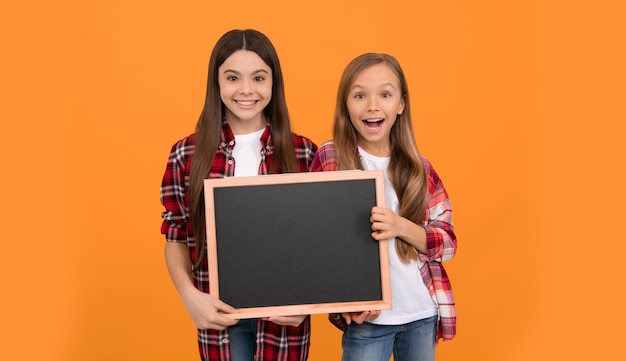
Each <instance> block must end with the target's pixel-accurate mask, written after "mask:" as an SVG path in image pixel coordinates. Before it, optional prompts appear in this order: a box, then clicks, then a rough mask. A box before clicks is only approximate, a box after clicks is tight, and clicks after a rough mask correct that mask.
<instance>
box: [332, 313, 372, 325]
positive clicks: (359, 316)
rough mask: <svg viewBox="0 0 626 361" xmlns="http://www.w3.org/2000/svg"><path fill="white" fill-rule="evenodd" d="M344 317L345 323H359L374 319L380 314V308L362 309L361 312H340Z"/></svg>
mask: <svg viewBox="0 0 626 361" xmlns="http://www.w3.org/2000/svg"><path fill="white" fill-rule="evenodd" d="M341 315H342V316H343V318H345V319H346V323H347V324H348V325H349V324H351V323H352V322H354V323H358V324H361V323H363V322H366V321H368V322H369V321H374V320H375V319H376V318H377V317H378V316H380V310H374V311H363V312H344V313H342V314H341Z"/></svg>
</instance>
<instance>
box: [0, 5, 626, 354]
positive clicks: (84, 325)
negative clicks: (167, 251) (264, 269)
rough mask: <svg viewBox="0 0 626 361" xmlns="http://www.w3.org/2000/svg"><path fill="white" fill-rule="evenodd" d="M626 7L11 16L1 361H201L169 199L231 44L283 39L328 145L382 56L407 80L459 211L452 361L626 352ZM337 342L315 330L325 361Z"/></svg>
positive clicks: (106, 9)
mask: <svg viewBox="0 0 626 361" xmlns="http://www.w3.org/2000/svg"><path fill="white" fill-rule="evenodd" d="M621 4H622V2H621V1H606V0H596V1H551V0H533V1H530V0H529V1H522V0H510V1H500V0H490V1H488V0H484V1H481V0H458V1H454V0H438V1H423V0H417V1H408V0H407V1H386V2H385V1H371V0H361V1H336V0H335V1H328V0H319V1H311V2H299V1H284V2H280V1H271V0H268V1H263V2H261V1H249V0H240V1H220V2H217V1H191V0H179V1H154V0H153V1H147V0H135V1H129V0H124V1H122V0H108V1H102V0H91V1H86V0H85V1H78V0H74V1H73V0H62V1H32V2H17V1H13V2H9V3H7V2H5V3H3V5H2V7H1V8H2V9H1V11H0V34H1V35H0V38H1V40H2V42H1V44H2V50H1V51H2V57H1V60H0V61H1V62H2V66H1V69H0V72H1V80H0V84H1V94H0V96H1V97H0V101H1V103H2V106H1V108H0V109H1V113H0V119H1V120H2V132H1V134H2V136H1V137H2V138H1V143H0V147H1V148H0V150H1V155H2V163H1V166H2V176H1V182H2V184H1V188H0V189H1V190H2V196H1V198H0V199H1V203H0V204H1V205H2V207H1V208H2V209H1V212H2V213H1V214H0V216H1V218H0V220H1V221H2V224H3V230H2V233H1V234H2V236H1V240H2V248H1V250H2V251H1V252H0V254H1V256H0V257H1V261H0V274H1V275H2V276H1V277H2V279H1V280H2V284H1V286H2V304H1V308H0V309H1V311H0V312H1V314H0V324H2V326H1V327H0V343H1V344H0V359H2V360H63V361H78V360H80V361H84V360H133V361H134V360H151V361H156V360H195V359H197V350H196V341H195V331H194V329H193V324H192V322H191V321H190V319H189V317H188V316H187V314H186V311H185V310H184V308H183V306H182V304H181V302H180V300H179V298H178V295H177V294H176V292H175V290H174V288H173V286H172V284H171V282H170V280H169V277H168V275H167V272H166V268H165V264H164V260H163V242H164V240H163V237H162V236H161V235H160V234H159V226H160V221H161V219H160V212H161V205H160V204H159V199H158V198H159V185H160V181H161V176H162V174H163V171H164V169H165V163H166V160H167V156H168V152H169V149H170V146H171V145H172V144H173V143H174V142H175V141H176V140H178V139H179V138H181V137H183V136H185V135H187V134H188V133H190V132H191V131H192V130H193V127H194V125H195V122H196V119H197V117H198V115H199V113H200V110H201V108H202V105H203V98H204V93H205V86H206V72H207V64H208V59H209V54H210V51H211V48H212V47H213V45H214V44H215V41H216V40H217V38H218V37H219V36H220V35H221V34H223V33H224V32H225V31H227V30H230V29H232V28H255V29H258V30H261V31H262V32H264V33H265V34H267V35H268V36H269V37H270V39H271V40H272V41H273V43H274V45H275V46H276V48H277V50H278V53H279V56H280V59H281V62H282V65H283V71H284V74H285V79H286V89H287V101H288V104H289V109H290V112H291V115H292V118H293V127H294V129H295V130H296V131H297V132H299V133H301V134H304V135H306V136H308V137H310V138H311V139H313V140H314V141H315V142H317V143H321V142H323V141H325V140H327V139H328V138H329V137H330V129H331V119H332V113H333V107H334V99H335V92H336V87H337V83H338V80H339V75H340V73H341V71H342V70H343V68H344V67H345V65H346V64H347V62H348V61H349V60H350V59H352V58H353V57H355V56H356V55H358V54H360V53H362V52H366V51H376V52H387V53H390V54H393V55H394V56H396V57H397V58H398V59H399V60H400V62H401V64H402V65H403V67H404V70H405V72H406V74H407V76H408V80H409V87H410V92H411V102H412V105H413V110H414V114H413V115H414V117H415V119H414V120H415V127H416V136H417V139H418V142H419V146H420V149H421V151H422V152H423V153H424V154H425V155H426V156H428V157H429V158H430V159H431V161H432V162H433V164H434V166H435V168H436V169H437V171H438V172H439V174H440V175H441V177H442V179H443V180H444V183H445V185H446V188H447V190H448V192H449V194H450V196H451V197H452V200H453V206H454V210H455V224H456V230H457V233H458V237H459V251H458V254H457V257H456V258H455V259H454V260H453V261H452V262H449V263H448V264H447V270H448V273H449V274H450V277H451V279H452V283H453V287H454V291H455V295H456V300H457V303H458V336H457V338H456V339H455V340H454V341H452V342H446V343H441V344H440V346H439V348H438V355H437V360H482V361H487V360H498V361H500V360H504V361H515V360H520V361H522V360H523V361H526V360H565V359H568V360H587V359H598V360H599V359H605V360H607V359H609V360H610V359H615V358H619V356H618V355H623V353H624V352H623V340H622V338H623V333H624V331H623V324H624V321H626V319H625V317H624V311H623V305H624V303H625V301H626V300H625V299H624V296H623V295H622V293H623V291H622V288H623V284H624V280H623V276H624V274H625V272H624V268H623V265H624V259H623V254H624V251H625V247H624V234H623V230H622V226H623V224H624V220H623V216H624V211H623V206H624V202H625V201H626V197H625V192H624V190H623V189H624V184H625V183H626V179H625V177H624V175H623V167H624V166H623V165H624V159H623V158H624V155H625V152H624V150H623V148H622V145H623V143H624V139H623V138H624V134H625V133H624V127H623V124H624V121H625V120H626V111H625V108H624V101H625V99H624V98H625V97H624V96H625V94H626V89H625V84H626V73H625V71H624V64H625V63H626V57H625V54H624V40H625V36H624V35H625V27H624V25H623V23H624V18H625V15H626V14H625V11H624V5H621ZM339 354H340V333H339V331H337V330H335V329H334V328H332V326H330V325H329V324H328V323H327V322H326V320H325V318H324V316H320V315H318V316H314V318H313V340H312V346H311V357H310V360H311V361H325V360H337V359H338V356H339Z"/></svg>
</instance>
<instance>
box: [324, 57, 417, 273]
mask: <svg viewBox="0 0 626 361" xmlns="http://www.w3.org/2000/svg"><path fill="white" fill-rule="evenodd" d="M377 64H385V65H387V66H388V67H389V69H391V70H392V71H393V72H394V74H395V75H396V76H397V77H398V82H399V85H400V90H401V92H402V94H401V96H402V97H403V99H404V111H403V112H402V114H400V115H398V116H397V118H396V122H395V124H394V125H393V127H392V128H391V134H390V143H391V159H390V161H389V171H388V173H389V178H390V181H391V184H392V185H393V187H394V190H395V191H396V194H397V195H398V201H399V204H400V212H399V213H400V215H401V216H402V217H405V218H407V219H409V220H411V221H413V222H415V223H419V222H420V221H421V220H422V218H423V217H424V215H425V212H426V202H427V195H428V183H427V182H428V176H427V174H426V169H425V167H424V164H423V163H422V160H421V156H420V153H419V150H418V149H417V144H416V142H415V136H414V134H413V125H412V120H411V119H412V118H411V106H410V103H409V89H408V86H407V82H406V78H405V76H404V72H403V70H402V68H401V67H400V64H399V63H398V61H397V60H396V59H395V58H394V57H393V56H391V55H388V54H378V53H366V54H362V55H360V56H358V57H356V58H355V59H353V60H352V61H351V62H350V63H349V64H348V66H347V67H346V69H345V70H344V71H343V74H342V76H341V80H340V82H339V90H338V91H337V103H336V106H335V117H334V125H333V140H334V143H335V146H336V148H337V157H338V159H339V169H341V170H347V169H363V165H362V163H361V159H360V157H359V153H358V149H357V134H356V130H355V129H354V126H353V125H352V122H351V121H350V116H349V113H348V107H347V105H346V102H347V100H348V94H349V92H350V88H351V87H352V85H353V83H354V81H355V79H356V78H357V77H358V76H359V75H360V74H361V73H362V72H363V71H364V70H366V69H368V68H369V67H371V66H374V65H377ZM395 246H396V251H397V252H398V256H399V257H400V259H401V260H402V261H403V262H405V263H408V262H409V261H410V260H411V259H417V250H416V249H415V248H414V247H413V246H411V245H409V244H408V243H407V242H405V241H404V240H402V239H400V238H396V244H395Z"/></svg>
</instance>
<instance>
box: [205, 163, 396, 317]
mask: <svg viewBox="0 0 626 361" xmlns="http://www.w3.org/2000/svg"><path fill="white" fill-rule="evenodd" d="M320 187H322V188H320ZM204 189H205V190H204V194H205V205H206V228H207V257H208V258H207V260H208V265H209V289H210V293H211V294H212V295H213V296H215V297H217V298H220V299H222V300H223V301H224V302H226V303H229V304H231V305H233V306H234V307H236V308H238V309H239V311H240V312H239V313H234V314H228V315H227V316H229V317H232V318H237V319H239V318H256V317H270V316H285V315H303V314H316V313H334V312H357V311H366V310H384V309H390V308H391V286H390V281H389V251H388V241H378V242H377V241H375V240H374V239H372V238H371V229H370V228H369V226H370V224H369V214H370V210H371V207H372V206H374V205H377V206H381V207H384V206H385V199H384V194H385V192H384V174H383V171H359V170H356V171H335V172H315V173H290V174H276V175H262V176H253V177H227V178H217V179H205V181H204ZM320 189H321V190H327V191H330V192H327V191H321V192H317V193H315V191H316V190H320ZM335 191H338V192H340V195H339V196H337V195H335V196H332V193H333V192H335ZM268 192H269V193H271V192H276V193H275V194H279V195H280V196H279V197H276V196H274V197H271V198H268V197H270V196H269V195H268V194H267V193H268ZM327 193H328V194H327ZM350 197H352V198H350ZM268 199H270V201H269V202H270V203H271V204H269V205H268V204H260V203H266V202H268ZM347 199H352V200H353V201H348V202H346V200H347ZM370 200H371V201H370ZM367 202H370V203H373V204H370V203H367ZM255 207H257V208H255ZM258 207H262V208H258ZM351 207H355V209H351ZM356 207H359V208H358V209H357V208H356ZM302 212H305V213H304V214H302ZM333 212H334V213H333ZM265 213H267V215H266V216H261V215H262V214H265ZM357 213H358V215H357ZM276 214H278V215H280V219H279V218H278V217H276V216H275V215H276ZM311 215H313V216H311ZM317 215H320V216H322V217H323V221H322V222H317V223H316V224H315V225H314V226H313V225H312V224H313V223H315V222H316V220H317ZM302 218H307V219H306V220H305V221H303V219H302ZM343 218H346V219H345V221H344V219H343ZM354 218H358V225H357V224H354V223H355V222H354ZM231 221H232V222H234V223H232V224H230V222H231ZM298 222H302V223H301V226H304V227H303V228H308V227H315V228H314V229H315V230H319V234H322V235H328V234H332V235H333V237H325V236H322V237H323V238H318V239H317V240H316V237H315V236H313V235H314V234H316V233H317V232H316V231H310V230H309V232H308V233H306V234H302V233H298V235H297V237H294V236H293V234H291V235H290V231H291V232H299V230H294V229H292V228H293V227H290V225H293V224H298ZM349 223H351V224H349ZM325 224H328V225H329V226H328V227H333V228H332V229H327V228H323V227H325ZM332 224H334V225H332ZM338 224H341V226H338ZM255 227H256V228H255ZM248 228H250V229H251V231H250V232H252V237H251V236H250V234H248V233H246V232H247V231H246V230H247V229H248ZM255 229H256V231H255ZM275 229H281V232H280V233H279V234H277V233H276V232H270V231H268V232H266V230H275ZM282 230H284V232H283V231H282ZM242 232H243V233H244V234H246V235H245V236H244V235H242ZM305 232H306V231H305ZM335 232H336V233H335ZM218 234H219V237H218ZM283 234H284V235H283ZM335 234H337V236H336V237H335ZM264 237H265V238H264ZM218 238H220V239H228V240H230V241H229V242H225V241H224V242H222V243H219V242H218V240H217V239H218ZM257 238H258V239H257ZM266 238H269V239H266ZM282 238H285V239H282ZM287 238H288V239H287ZM330 238H333V239H332V240H331V239H330ZM334 238H339V239H334ZM367 238H369V239H367ZM250 239H254V241H249V240H250ZM294 240H295V242H299V243H297V247H296V246H295V243H294ZM320 240H323V241H324V242H326V241H328V242H332V244H331V246H330V247H320V246H318V245H319V244H324V242H320ZM285 242H288V243H285ZM307 242H308V243H307ZM355 242H363V243H362V244H363V245H364V246H361V243H358V245H359V246H358V247H355V246H354V244H355ZM368 242H372V243H371V245H370V243H368ZM239 243H245V245H244V246H243V248H242V247H241V246H238V244H239ZM234 245H237V246H236V247H235V246H234ZM285 245H287V246H285ZM233 247H234V249H230V250H229V248H233ZM237 247H239V248H237ZM268 250H271V251H268ZM294 250H295V252H294ZM304 250H309V251H304ZM311 250H312V251H311ZM363 250H365V251H363ZM281 252H283V253H281ZM290 252H291V253H290ZM299 252H304V254H297V253H299ZM329 252H330V253H329ZM359 252H364V253H363V254H360V253H359ZM317 253H320V254H319V255H317ZM329 255H331V257H329ZM263 257H265V259H264V258H263ZM315 257H318V258H315ZM333 257H340V259H339V262H336V261H337V259H336V258H335V261H333V262H334V263H331V264H329V263H328V262H329V258H333ZM374 258H375V259H374ZM276 260H280V261H278V263H280V264H281V266H280V267H281V268H280V269H279V270H277V269H275V270H268V274H270V276H269V277H267V275H266V277H264V278H262V280H263V281H262V283H263V287H262V289H261V288H258V287H260V286H259V283H260V282H258V280H256V281H257V282H254V280H249V279H248V278H251V277H254V275H256V274H259V275H262V274H264V273H263V271H264V270H262V269H263V267H265V265H267V267H268V268H269V267H273V265H272V264H273V263H276ZM287 260H289V262H287ZM220 261H222V265H221V264H220ZM283 261H285V262H284V263H286V264H287V265H283V264H282V263H283ZM305 262H306V263H308V262H314V263H315V264H316V265H319V267H317V269H312V270H311V272H314V273H316V275H315V276H312V275H310V272H302V271H298V270H299V268H298V267H300V266H301V264H303V263H305ZM227 263H228V264H231V266H225V265H226V264H227ZM251 263H253V264H254V265H256V266H254V267H255V268H252V269H248V270H246V269H245V267H246V266H251V265H250V264H251ZM336 263H340V265H337V264H336ZM259 264H260V265H261V266H259ZM289 265H292V266H293V267H294V270H293V272H292V271H291V270H290V269H289V267H291V266H289ZM220 266H222V268H221V271H220ZM240 266H241V269H239V267H240ZM226 267H229V268H226ZM359 267H360V268H359ZM335 268H337V270H335ZM346 270H349V271H346ZM357 270H360V271H359V273H358V274H355V275H353V276H350V275H351V274H353V273H355V272H357ZM220 272H222V273H224V274H228V275H229V276H224V275H221V274H220ZM333 272H336V273H338V274H334V273H333ZM322 274H324V275H325V277H327V278H323V277H322ZM364 275H365V276H364ZM369 275H372V276H371V277H369ZM225 277H229V279H233V281H232V282H231V285H230V287H229V289H231V290H232V291H230V292H232V293H237V292H240V291H238V290H241V292H240V294H238V295H232V294H231V297H230V298H228V299H223V298H222V297H220V295H221V288H222V289H226V287H225V286H224V285H225V284H226V281H225V280H224V279H223V278H225ZM240 277H241V278H246V279H245V280H241V279H239V278H240ZM259 277H263V276H259ZM299 277H302V280H300V279H299ZM311 277H313V278H311ZM346 277H359V279H358V280H356V279H355V280H356V281H355V280H350V279H346ZM283 278H288V280H286V281H283ZM318 278H320V279H328V280H331V282H328V285H326V284H319V285H318V286H317V287H318V288H317V290H318V291H319V292H318V291H316V288H315V287H312V286H311V287H309V285H310V284H313V283H317V280H318ZM235 279H236V280H237V281H234V280H235ZM307 279H308V280H309V281H308V282H309V284H308V285H307V284H305V283H306V282H307ZM311 279H315V280H316V281H314V282H311ZM270 280H271V282H270ZM344 281H345V282H346V283H341V282H344ZM273 282H278V283H280V285H285V284H289V285H292V286H289V287H288V289H285V288H284V287H283V288H282V289H281V287H280V286H274V287H272V288H273V289H269V290H267V292H268V294H271V296H270V297H269V298H272V301H271V302H268V303H267V304H266V303H265V302H266V301H259V302H261V303H259V304H257V303H255V302H256V301H241V303H240V302H239V299H242V298H247V297H249V296H247V295H246V294H258V293H263V292H265V286H264V285H265V284H266V283H267V284H273ZM336 282H338V283H339V284H343V285H344V286H337V284H336ZM235 283H236V285H234V284H235ZM346 285H350V286H346ZM255 287H257V288H256V289H257V290H259V289H261V291H258V292H251V291H250V290H252V289H255ZM359 287H361V288H359ZM307 292H312V294H307ZM320 294H322V295H324V296H319V295H320ZM244 295H246V296H244ZM253 297H256V296H253ZM274 297H276V298H280V299H273V298H274ZM307 297H308V298H307ZM283 298H292V299H289V300H287V299H283ZM234 300H237V301H234ZM294 300H295V301H294Z"/></svg>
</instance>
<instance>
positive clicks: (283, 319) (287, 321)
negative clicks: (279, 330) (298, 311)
mask: <svg viewBox="0 0 626 361" xmlns="http://www.w3.org/2000/svg"><path fill="white" fill-rule="evenodd" d="M306 316H307V315H298V316H272V317H266V318H264V320H266V321H271V322H274V323H275V324H278V325H282V326H293V327H298V326H300V324H301V323H302V321H304V319H305V318H306Z"/></svg>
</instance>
